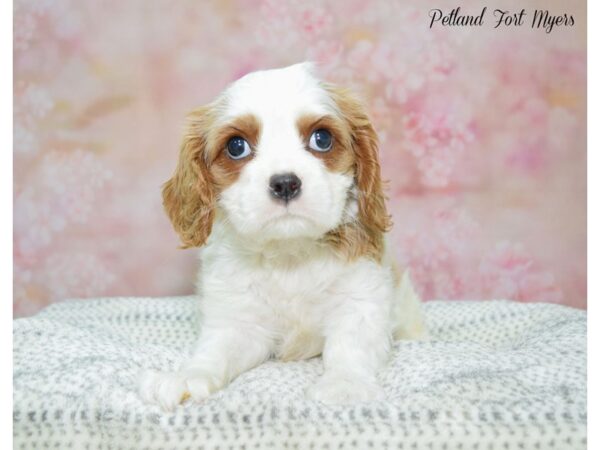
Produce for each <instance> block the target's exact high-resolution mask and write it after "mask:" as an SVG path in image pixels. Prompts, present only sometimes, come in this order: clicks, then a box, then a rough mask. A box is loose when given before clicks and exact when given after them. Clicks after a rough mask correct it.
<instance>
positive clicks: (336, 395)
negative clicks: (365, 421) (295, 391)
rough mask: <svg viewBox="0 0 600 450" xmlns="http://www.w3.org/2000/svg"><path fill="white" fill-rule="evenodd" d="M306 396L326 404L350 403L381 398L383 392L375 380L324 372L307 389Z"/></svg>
mask: <svg viewBox="0 0 600 450" xmlns="http://www.w3.org/2000/svg"><path fill="white" fill-rule="evenodd" d="M307 396H308V398H310V399H311V400H316V401H319V402H321V403H325V404H327V405H351V404H355V403H364V402H370V401H378V400H382V399H383V398H384V392H383V389H382V388H381V386H379V385H378V384H377V383H376V382H375V381H370V380H365V379H363V378H360V377H348V376H345V375H333V374H325V375H323V376H322V377H321V379H320V380H319V381H317V383H316V384H315V385H314V386H311V387H310V388H309V389H308V391H307Z"/></svg>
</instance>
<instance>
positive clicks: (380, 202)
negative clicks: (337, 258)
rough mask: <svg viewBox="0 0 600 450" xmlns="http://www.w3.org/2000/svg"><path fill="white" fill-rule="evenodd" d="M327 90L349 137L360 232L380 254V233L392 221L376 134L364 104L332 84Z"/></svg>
mask: <svg viewBox="0 0 600 450" xmlns="http://www.w3.org/2000/svg"><path fill="white" fill-rule="evenodd" d="M327 90H328V91H329V93H330V95H331V97H332V99H333V100H334V101H335V103H336V104H337V107H338V109H339V111H340V113H341V114H342V118H343V119H344V120H345V121H346V123H347V124H348V127H349V129H350V132H351V136H352V150H353V153H354V158H355V167H354V177H355V189H356V191H357V192H356V196H357V202H358V219H359V221H360V224H361V225H362V227H363V230H362V231H363V233H362V234H364V235H365V236H364V237H365V238H366V239H368V241H369V244H370V245H371V246H374V247H375V248H376V249H377V250H379V253H381V251H382V250H383V233H384V232H386V231H388V230H389V229H390V227H391V225H392V221H391V217H390V215H389V214H388V212H387V209H386V207H385V196H384V194H383V184H382V181H381V168H380V165H379V154H378V153H379V152H378V139H377V133H376V132H375V129H374V128H373V125H372V124H371V121H370V120H369V117H368V115H367V112H366V110H365V108H364V107H363V105H362V104H361V103H360V102H359V101H358V100H357V99H356V98H354V97H353V96H352V95H351V94H350V93H349V92H348V91H347V90H345V89H341V88H338V87H335V86H327Z"/></svg>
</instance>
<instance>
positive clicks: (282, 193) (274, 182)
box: [269, 173, 302, 203]
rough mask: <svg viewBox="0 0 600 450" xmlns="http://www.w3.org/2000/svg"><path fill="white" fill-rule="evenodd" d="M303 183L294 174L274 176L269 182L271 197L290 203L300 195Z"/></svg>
mask: <svg viewBox="0 0 600 450" xmlns="http://www.w3.org/2000/svg"><path fill="white" fill-rule="evenodd" d="M301 186H302V181H300V178H298V177H297V176H296V174H294V173H284V174H281V175H273V176H272V177H271V179H270V180H269V190H270V191H271V195H272V196H273V197H275V198H276V199H278V200H283V201H284V202H286V203H287V202H289V201H290V200H291V199H293V198H294V197H297V196H298V194H300V187H301Z"/></svg>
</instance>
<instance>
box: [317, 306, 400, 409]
mask: <svg viewBox="0 0 600 450" xmlns="http://www.w3.org/2000/svg"><path fill="white" fill-rule="evenodd" d="M348 303H349V304H346V305H344V308H343V309H340V310H339V311H337V312H336V313H335V314H334V317H332V318H331V321H330V323H328V324H327V330H326V336H325V346H324V348H323V364H324V368H325V372H324V374H323V376H322V377H321V379H320V380H319V381H318V382H317V383H316V384H315V385H314V386H312V387H311V388H309V390H308V396H309V397H310V398H312V399H313V400H317V401H320V402H323V403H326V404H351V403H359V402H366V401H370V400H379V399H381V398H383V390H382V388H381V387H380V385H379V384H378V381H377V374H378V372H379V370H380V369H381V368H382V366H383V365H384V363H385V362H386V361H387V357H388V354H389V350H390V345H391V333H390V327H389V324H388V323H389V316H388V313H387V311H388V309H387V306H386V305H385V304H383V303H381V304H377V303H372V302H369V301H360V300H349V301H348Z"/></svg>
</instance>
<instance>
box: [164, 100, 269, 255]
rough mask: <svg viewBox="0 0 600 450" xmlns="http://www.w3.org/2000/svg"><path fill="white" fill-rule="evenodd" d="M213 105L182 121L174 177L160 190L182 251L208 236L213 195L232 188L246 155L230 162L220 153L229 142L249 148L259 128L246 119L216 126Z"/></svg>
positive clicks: (247, 117) (254, 144)
mask: <svg viewBox="0 0 600 450" xmlns="http://www.w3.org/2000/svg"><path fill="white" fill-rule="evenodd" d="M216 111H217V109H216V108H215V107H214V105H209V106H205V107H201V108H198V109H197V110H195V111H193V112H191V113H190V114H189V115H188V125H187V130H186V132H185V134H184V137H183V142H182V144H181V147H180V152H179V161H178V163H177V168H176V169H175V173H174V174H173V176H172V177H171V179H170V180H169V181H167V182H166V183H165V184H164V185H163V191H162V195H163V205H164V208H165V210H166V212H167V215H168V216H169V219H171V223H172V224H173V227H174V228H175V231H177V233H178V234H179V236H180V238H181V242H182V243H183V248H189V247H199V246H201V245H203V244H204V243H205V242H206V239H208V236H209V235H210V232H211V230H212V223H213V220H214V217H215V208H216V207H217V204H216V200H217V196H218V194H219V193H220V192H221V191H222V190H223V189H225V188H226V187H228V186H230V185H231V184H233V183H234V182H235V181H236V180H237V178H238V177H239V174H240V171H241V170H242V168H243V166H244V165H245V164H246V162H248V160H250V159H251V158H252V155H250V156H248V157H247V158H244V159H241V160H234V159H231V158H229V157H228V156H227V153H226V151H225V149H226V146H227V142H228V141H229V139H231V138H232V137H234V136H240V137H243V138H244V139H246V140H247V141H248V143H249V144H250V146H251V147H255V146H256V144H257V142H258V139H259V134H260V123H259V122H258V119H256V118H255V117H254V116H252V115H245V116H241V117H238V118H236V119H234V120H232V121H231V122H228V123H225V124H223V125H219V124H218V120H217V119H218V117H217V116H218V114H217V112H216Z"/></svg>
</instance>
